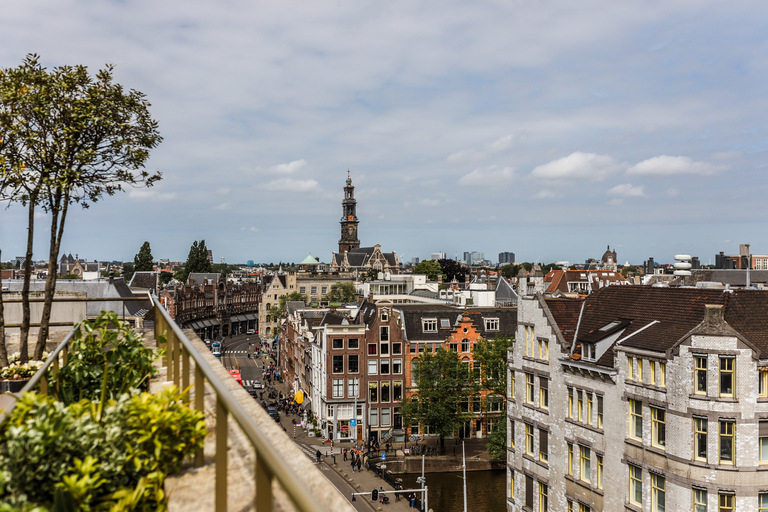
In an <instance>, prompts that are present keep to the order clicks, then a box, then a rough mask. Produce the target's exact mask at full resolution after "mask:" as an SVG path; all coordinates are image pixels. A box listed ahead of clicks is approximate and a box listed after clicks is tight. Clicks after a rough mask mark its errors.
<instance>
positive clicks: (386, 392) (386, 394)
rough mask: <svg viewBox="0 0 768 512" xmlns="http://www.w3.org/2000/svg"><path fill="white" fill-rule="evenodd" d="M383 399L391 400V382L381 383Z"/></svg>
mask: <svg viewBox="0 0 768 512" xmlns="http://www.w3.org/2000/svg"><path fill="white" fill-rule="evenodd" d="M381 401H382V402H389V382H386V381H385V382H382V383H381ZM382 419H383V418H382Z"/></svg>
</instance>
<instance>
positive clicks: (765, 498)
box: [757, 492, 768, 512]
mask: <svg viewBox="0 0 768 512" xmlns="http://www.w3.org/2000/svg"><path fill="white" fill-rule="evenodd" d="M757 510H758V512H768V493H766V492H763V493H760V494H759V495H758V496H757Z"/></svg>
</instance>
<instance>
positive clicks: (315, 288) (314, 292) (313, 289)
mask: <svg viewBox="0 0 768 512" xmlns="http://www.w3.org/2000/svg"><path fill="white" fill-rule="evenodd" d="M310 290H311V291H310V292H309V293H311V294H312V295H316V294H317V286H312V287H311V288H310Z"/></svg>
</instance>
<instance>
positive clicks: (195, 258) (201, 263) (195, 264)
mask: <svg viewBox="0 0 768 512" xmlns="http://www.w3.org/2000/svg"><path fill="white" fill-rule="evenodd" d="M212 271H213V265H212V264H211V262H210V261H208V248H207V247H206V246H205V240H201V241H200V242H199V243H198V241H197V240H195V241H194V242H192V247H190V248H189V255H187V262H186V263H185V264H184V270H183V274H182V276H183V279H180V281H181V282H186V280H187V278H188V277H189V274H192V273H199V272H212Z"/></svg>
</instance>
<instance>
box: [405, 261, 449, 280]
mask: <svg viewBox="0 0 768 512" xmlns="http://www.w3.org/2000/svg"><path fill="white" fill-rule="evenodd" d="M412 273H413V274H424V275H426V276H427V279H428V280H430V281H437V276H439V275H441V274H442V273H443V268H442V267H441V266H440V264H439V263H438V262H436V261H435V260H424V261H422V262H420V263H419V264H418V265H416V266H415V267H413V272H412Z"/></svg>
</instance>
